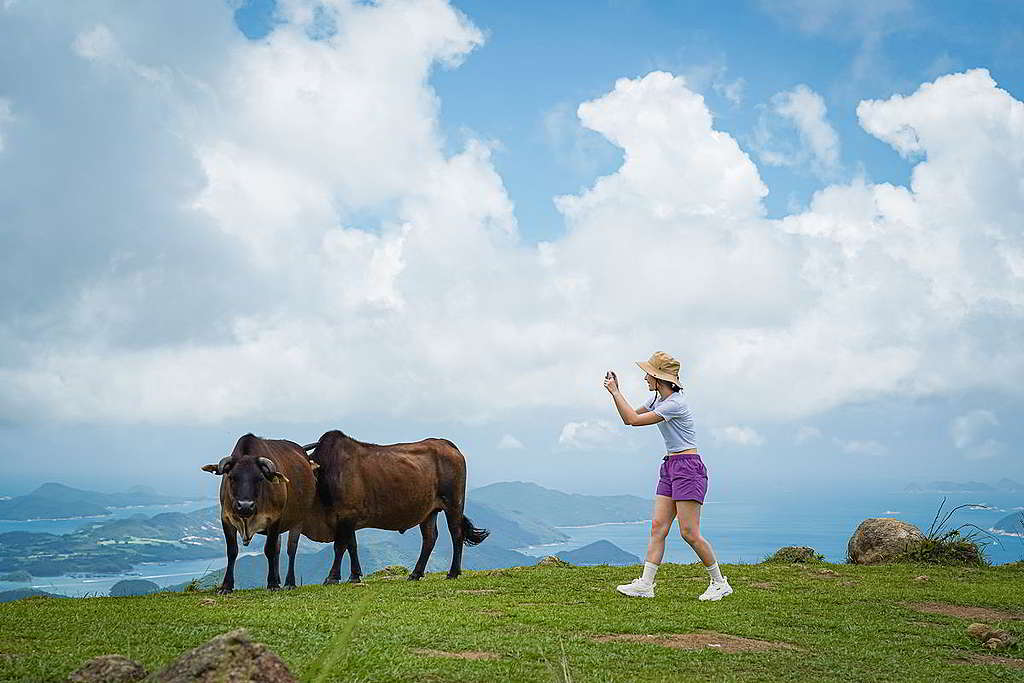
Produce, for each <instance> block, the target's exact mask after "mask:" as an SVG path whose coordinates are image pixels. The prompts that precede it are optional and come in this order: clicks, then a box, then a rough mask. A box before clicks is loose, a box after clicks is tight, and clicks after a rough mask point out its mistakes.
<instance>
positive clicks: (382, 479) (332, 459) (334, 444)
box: [303, 430, 488, 584]
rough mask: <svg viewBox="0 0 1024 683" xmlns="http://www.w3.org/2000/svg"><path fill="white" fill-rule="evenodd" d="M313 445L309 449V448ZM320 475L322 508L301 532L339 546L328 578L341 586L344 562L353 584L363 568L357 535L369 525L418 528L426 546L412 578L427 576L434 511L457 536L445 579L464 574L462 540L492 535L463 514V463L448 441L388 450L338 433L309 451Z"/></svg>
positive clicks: (319, 505) (434, 529)
mask: <svg viewBox="0 0 1024 683" xmlns="http://www.w3.org/2000/svg"><path fill="white" fill-rule="evenodd" d="M307 448H308V447H307ZM312 448H313V452H312V453H311V454H310V456H309V457H310V459H311V460H313V462H315V463H316V464H317V465H319V470H318V471H317V478H316V479H317V491H316V492H317V496H316V497H317V505H314V507H313V510H312V512H311V514H310V517H309V518H308V521H307V523H306V525H305V526H304V527H303V533H304V534H305V535H306V536H308V537H309V538H311V539H313V540H315V541H334V564H333V565H332V566H331V571H330V573H328V575H327V578H326V579H325V580H324V583H325V584H328V583H338V581H339V580H340V578H341V559H342V556H344V554H345V551H346V550H348V552H349V557H350V559H351V561H352V563H351V564H352V574H351V576H350V577H349V581H353V582H355V581H359V578H360V576H362V573H363V572H362V569H361V568H360V566H359V555H358V553H357V549H356V534H355V532H356V530H357V529H363V528H366V527H372V528H375V529H393V530H395V531H400V532H404V531H405V530H406V529H410V528H412V527H414V526H419V528H420V532H421V533H422V534H423V545H422V547H421V549H420V557H419V560H417V562H416V567H415V568H414V569H413V571H412V573H411V574H409V579H410V580H416V579H419V578H421V577H422V576H423V571H424V569H425V568H426V566H427V559H428V558H429V557H430V553H431V551H432V550H433V549H434V542H435V541H436V540H437V513H438V512H440V511H441V510H444V516H445V520H446V521H447V522H448V531H449V532H450V533H451V535H452V566H451V569H449V571H448V578H449V579H454V578H455V577H457V576H458V575H459V574H460V573H461V572H462V546H463V543H467V544H469V545H476V544H478V543H480V542H481V541H483V540H484V539H485V538H487V534H488V532H487V531H486V530H484V529H477V528H476V527H474V526H473V524H472V523H471V522H470V521H469V519H468V518H467V517H465V516H464V515H463V514H462V512H463V507H464V505H465V501H466V459H465V458H464V457H463V455H462V453H460V452H459V449H458V448H456V447H455V444H453V443H452V442H451V441H447V440H445V439H424V440H423V441H417V442H415V443H399V444H392V445H389V446H377V445H375V444H368V443H362V442H360V441H356V440H355V439H353V438H351V437H348V436H346V435H344V434H342V433H341V432H339V431H337V430H334V431H330V432H327V433H326V434H324V435H323V436H321V437H320V440H319V441H318V442H317V443H316V444H315V445H314V446H312Z"/></svg>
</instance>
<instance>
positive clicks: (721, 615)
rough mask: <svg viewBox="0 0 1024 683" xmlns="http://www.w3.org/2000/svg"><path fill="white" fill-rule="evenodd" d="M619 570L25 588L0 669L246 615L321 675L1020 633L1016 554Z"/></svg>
mask: <svg viewBox="0 0 1024 683" xmlns="http://www.w3.org/2000/svg"><path fill="white" fill-rule="evenodd" d="M636 573H637V568H636V567H633V568H626V567H603V566H602V567H588V568H578V567H559V566H545V567H531V568H513V569H499V570H490V571H478V572H467V573H466V574H464V575H463V577H462V578H460V579H459V580H457V581H447V580H445V579H444V578H443V575H442V574H431V575H428V576H427V578H425V579H424V580H423V581H421V582H419V583H412V582H406V581H404V580H394V579H391V578H386V577H383V576H374V577H368V578H367V579H366V581H365V582H364V585H361V586H356V585H348V584H343V585H338V586H331V587H323V586H305V587H300V588H299V589H297V590H294V591H290V592H285V591H282V592H277V593H271V592H268V591H266V590H263V589H254V590H246V591H238V592H236V593H234V594H233V595H229V596H216V595H213V594H212V593H210V592H207V591H202V592H187V593H158V594H155V595H149V596H144V597H134V598H90V599H76V600H62V599H53V598H36V599H28V600H22V601H19V602H14V603H7V604H2V605H0V624H2V628H0V679H3V680H32V681H47V680H51V681H57V680H63V679H64V678H65V677H66V676H67V675H68V673H70V672H71V671H72V670H74V669H75V668H77V667H78V666H79V665H80V664H81V663H83V662H84V661H85V660H86V659H88V658H90V657H94V656H97V655H101V654H108V653H119V654H122V655H125V656H127V657H130V658H133V659H136V660H139V661H141V662H142V663H143V664H144V665H145V666H146V667H147V668H148V669H150V670H155V669H158V668H160V667H161V666H163V665H165V664H167V663H168V662H170V661H171V660H172V659H174V658H175V657H177V656H178V655H179V654H181V653H182V652H184V651H185V650H188V649H190V648H192V647H194V646H196V645H198V644H200V643H202V642H204V641H206V640H208V639H209V638H211V637H213V636H215V635H217V634H220V633H223V632H225V631H228V630H231V629H234V628H238V627H245V628H247V629H248V630H249V633H250V635H251V637H252V638H253V639H254V640H257V641H260V642H263V643H266V644H267V645H269V646H270V647H271V648H272V649H273V650H274V651H275V652H277V653H278V654H279V655H280V656H281V657H282V658H283V659H284V660H285V661H286V662H287V663H288V665H289V667H290V668H291V669H292V671H293V672H294V673H296V674H297V675H298V676H299V677H300V678H301V679H302V680H314V679H316V678H317V677H318V675H319V674H320V673H321V672H322V670H323V669H326V670H327V671H328V675H327V676H326V680H335V681H387V680H392V681H422V680H431V681H465V680H484V681H488V680H493V681H499V680H516V681H519V680H526V681H551V680H559V681H567V680H572V681H590V680H601V681H607V680H666V681H667V680H674V681H678V680H715V681H719V680H730V681H764V680H790V681H797V680H844V681H909V680H919V681H979V680H1024V668H1021V667H1024V649H1022V647H1021V645H1017V646H1016V647H1015V648H1014V649H1010V650H1007V651H1003V652H1000V653H998V659H993V657H994V655H993V654H992V653H990V652H989V651H987V650H984V649H983V648H981V646H980V645H978V644H976V643H974V642H973V641H971V640H970V639H969V638H968V636H967V635H966V632H965V629H966V627H967V625H968V624H970V623H972V622H975V621H982V622H987V623H990V624H998V625H1000V626H1001V627H1002V628H1005V629H1008V630H1010V631H1012V632H1014V633H1015V634H1016V635H1017V636H1018V637H1024V620H1021V619H1024V590H1022V586H1024V566H1022V565H1021V564H1020V563H1018V564H1015V565H1002V566H996V567H988V568H983V569H969V568H953V567H934V566H924V565H916V566H915V565H892V566H882V567H861V566H852V565H829V564H809V565H795V564H794V565H791V564H761V565H730V566H727V567H725V573H726V575H727V576H728V577H729V578H730V580H731V583H732V584H733V586H734V588H735V589H736V593H735V594H734V595H732V596H730V597H729V598H726V599H725V600H723V601H722V602H718V603H702V602H699V601H697V600H696V596H697V595H698V594H699V593H700V592H701V591H702V590H703V589H704V587H705V582H706V574H705V572H704V570H703V568H701V567H700V566H699V565H674V564H666V565H665V566H664V567H663V569H662V570H661V572H660V573H659V576H658V579H659V581H658V596H657V598H655V599H653V600H645V599H630V598H626V597H623V596H620V595H618V594H617V593H615V592H614V586H615V584H616V583H619V582H623V581H626V580H628V579H631V578H633V577H634V576H635V575H636ZM920 575H927V577H928V579H926V580H924V579H918V578H917V577H919V576H920ZM929 605H930V606H929ZM915 606H916V607H915ZM957 606H959V607H957ZM965 606H966V607H973V608H988V610H989V611H988V612H985V611H981V612H972V611H970V610H967V609H965ZM921 610H925V611H921ZM928 610H931V611H928ZM943 611H945V612H952V613H953V614H952V615H949V614H943V613H941V612H943ZM353 615H355V616H356V617H359V618H358V621H357V622H355V623H354V628H353V629H352V631H351V633H352V635H351V638H350V639H349V640H347V641H346V640H344V639H343V638H339V637H338V634H343V633H344V632H345V630H346V626H348V625H351V624H352V622H353ZM687 634H688V635H687ZM719 634H724V635H728V636H738V637H740V638H744V639H748V640H740V641H737V640H734V639H728V638H725V637H723V635H719ZM605 636H623V637H622V638H603V637H605ZM630 636H647V637H646V638H644V637H640V638H638V639H634V640H639V641H641V642H632V641H630V640H629V638H630ZM1022 639H1024V638H1022ZM753 641H767V644H764V643H758V642H753ZM668 645H676V646H677V647H669V646H668ZM678 646H688V647H693V648H695V649H681V648H680V647H678ZM737 648H738V649H737ZM764 648H771V649H764ZM456 655H457V656H456ZM986 657H987V658H988V659H986Z"/></svg>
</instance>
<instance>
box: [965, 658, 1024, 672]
mask: <svg viewBox="0 0 1024 683" xmlns="http://www.w3.org/2000/svg"><path fill="white" fill-rule="evenodd" d="M953 661H954V662H957V663H958V664H1002V665H1003V666H1008V667H1010V668H1013V669H1024V659H1011V658H1010V657H997V656H995V655H970V656H968V657H963V658H961V659H954V660H953Z"/></svg>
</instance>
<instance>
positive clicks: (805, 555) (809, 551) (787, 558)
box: [765, 545, 821, 564]
mask: <svg viewBox="0 0 1024 683" xmlns="http://www.w3.org/2000/svg"><path fill="white" fill-rule="evenodd" d="M820 561H821V556H820V555H819V554H818V553H817V552H815V550H814V548H811V547H808V546H806V545H787V546H784V547H782V548H779V549H778V550H776V551H775V554H774V555H772V556H771V557H769V558H767V559H766V560H765V562H767V563H773V564H774V563H783V564H792V563H794V562H796V563H800V564H806V563H808V562H820Z"/></svg>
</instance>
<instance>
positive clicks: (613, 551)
mask: <svg viewBox="0 0 1024 683" xmlns="http://www.w3.org/2000/svg"><path fill="white" fill-rule="evenodd" d="M555 556H556V557H558V558H559V559H562V560H565V561H566V562H568V563H570V564H575V565H580V566H584V567H586V566H590V565H595V564H610V565H629V564H639V563H640V562H641V559H640V558H639V557H637V556H636V555H634V554H632V553H627V552H626V551H625V550H623V549H622V548H620V547H619V546H617V545H615V544H614V543H611V542H610V541H604V540H602V541H594V542H593V543H591V544H589V545H585V546H583V547H582V548H577V549H576V550H565V551H562V552H560V553H555Z"/></svg>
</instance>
